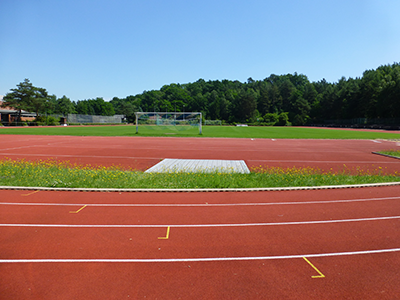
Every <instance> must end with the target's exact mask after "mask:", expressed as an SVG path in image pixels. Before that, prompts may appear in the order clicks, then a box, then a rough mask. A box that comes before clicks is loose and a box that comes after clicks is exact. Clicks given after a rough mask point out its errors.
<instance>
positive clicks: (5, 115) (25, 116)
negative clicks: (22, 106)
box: [0, 95, 35, 125]
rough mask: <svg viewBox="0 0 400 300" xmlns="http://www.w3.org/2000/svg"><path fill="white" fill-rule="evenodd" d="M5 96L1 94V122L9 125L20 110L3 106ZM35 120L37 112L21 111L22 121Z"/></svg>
mask: <svg viewBox="0 0 400 300" xmlns="http://www.w3.org/2000/svg"><path fill="white" fill-rule="evenodd" d="M3 97H4V96H1V95H0V122H1V123H2V124H3V125H9V124H10V123H12V122H15V121H16V120H17V118H18V110H15V109H14V108H12V107H1V105H2V104H3ZM33 120H35V114H34V113H30V112H27V111H25V110H22V111H21V121H33Z"/></svg>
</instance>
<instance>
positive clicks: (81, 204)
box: [0, 197, 400, 207]
mask: <svg viewBox="0 0 400 300" xmlns="http://www.w3.org/2000/svg"><path fill="white" fill-rule="evenodd" d="M399 199H400V197H385V198H365V199H348V200H345V199H344V200H326V201H302V202H252V203H214V204H213V203H197V204H196V203H193V204H185V203H180V204H179V203H177V204H150V203H147V204H144V203H137V204H135V203H127V204H124V203H92V204H88V203H45V202H0V205H21V206H24V205H26V206H83V205H87V206H98V207H102V206H105V207H213V206H214V207H221V206H269V205H303V204H331V203H352V202H369V201H386V200H399Z"/></svg>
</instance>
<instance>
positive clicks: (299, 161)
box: [247, 159, 391, 166]
mask: <svg viewBox="0 0 400 300" xmlns="http://www.w3.org/2000/svg"><path fill="white" fill-rule="evenodd" d="M247 161H249V162H250V161H261V162H276V163H296V162H297V163H327V164H339V166H341V165H345V164H388V163H391V162H386V161H371V160H369V161H358V160H351V161H348V160H346V161H344V160H343V161H334V160H272V159H247Z"/></svg>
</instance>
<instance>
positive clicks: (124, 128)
mask: <svg viewBox="0 0 400 300" xmlns="http://www.w3.org/2000/svg"><path fill="white" fill-rule="evenodd" d="M0 134H22V135H74V136H132V137H134V136H175V137H227V138H273V139H400V134H399V133H393V132H386V131H374V132H371V131H363V130H340V129H326V128H313V127H266V126H265V127H256V126H254V127H253V126H249V127H236V126H203V134H202V135H199V129H198V127H196V126H139V133H138V134H136V127H135V126H133V125H114V126H65V127H64V126H54V127H40V126H39V127H13V128H12V127H0Z"/></svg>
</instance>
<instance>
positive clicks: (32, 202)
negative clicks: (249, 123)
mask: <svg viewBox="0 0 400 300" xmlns="http://www.w3.org/2000/svg"><path fill="white" fill-rule="evenodd" d="M0 196H1V199H2V200H1V203H0V220H1V226H0V233H1V244H0V271H1V274H6V276H2V277H1V280H0V291H1V295H2V296H1V297H0V298H1V299H71V298H73V299H99V298H103V299H104V298H107V299H123V298H128V299H129V298H133V299H179V298H181V299H395V298H396V297H397V296H398V295H399V293H400V287H399V285H398V276H399V275H400V274H399V270H400V253H399V251H400V243H399V240H400V230H399V228H400V187H399V186H393V187H380V188H361V189H343V190H316V191H284V192H248V193H247V192H243V193H229V192H228V193H206V194H202V193H200V194H199V193H189V194H185V193H162V194H161V193H155V194H154V193H133V194H132V193H83V192H48V191H47V192H42V191H41V192H32V191H10V190H3V191H0ZM5 199H7V201H5ZM304 257H305V258H304Z"/></svg>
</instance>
